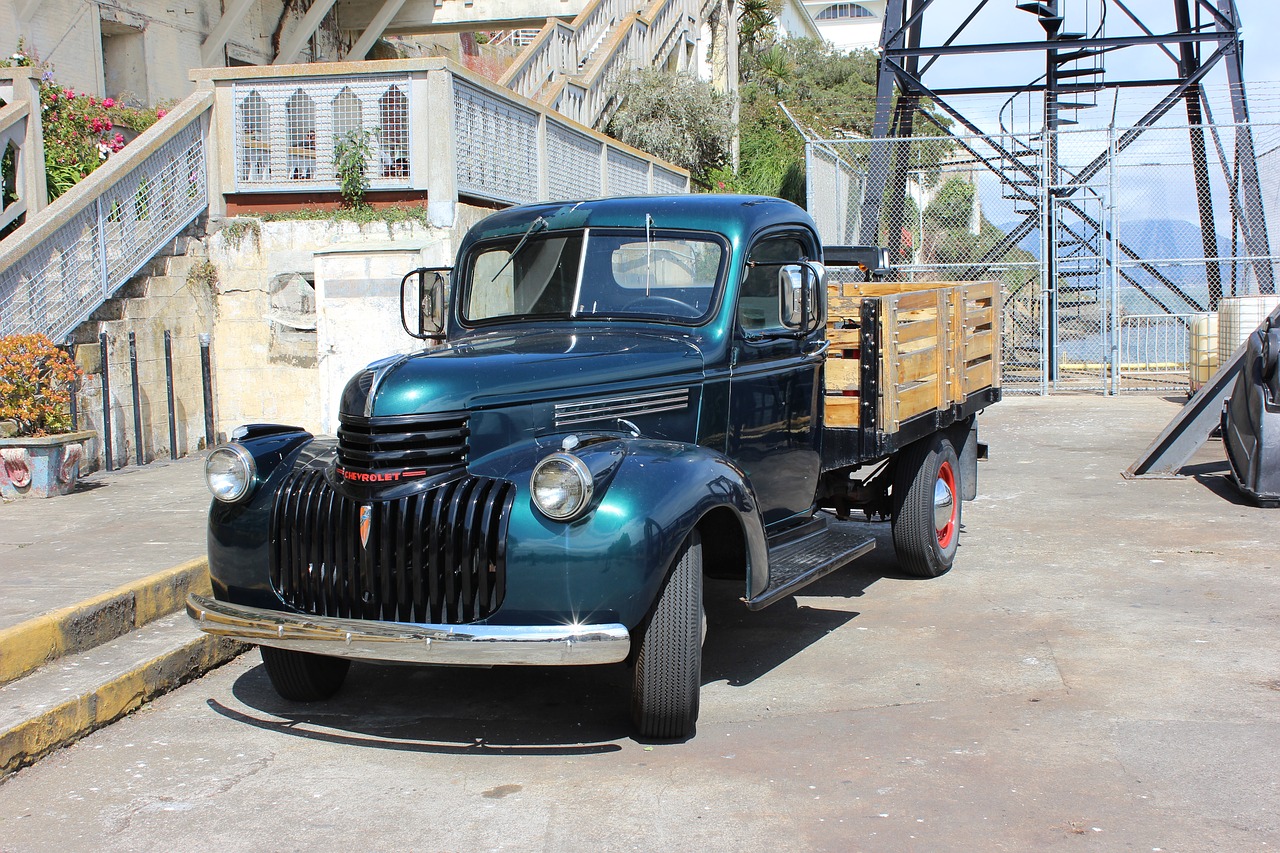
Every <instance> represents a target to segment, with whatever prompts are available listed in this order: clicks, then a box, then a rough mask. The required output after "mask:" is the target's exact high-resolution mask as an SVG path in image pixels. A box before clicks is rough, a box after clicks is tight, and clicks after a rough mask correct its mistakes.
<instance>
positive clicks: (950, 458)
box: [893, 433, 964, 578]
mask: <svg viewBox="0 0 1280 853" xmlns="http://www.w3.org/2000/svg"><path fill="white" fill-rule="evenodd" d="M940 487H941V488H940ZM941 489H945V490H946V491H947V492H948V493H949V494H950V506H949V507H945V508H944V507H940V506H936V505H935V497H934V495H935V490H938V499H939V501H941V498H942V492H941ZM961 494H963V484H961V482H960V463H959V460H957V458H956V451H955V448H954V447H953V446H952V445H951V442H950V441H948V440H947V439H946V437H945V436H943V435H942V434H941V433H934V434H933V435H932V436H931V437H929V438H926V439H923V440H921V441H917V442H916V443H915V444H912V445H910V446H908V447H907V448H906V449H905V450H903V451H902V454H901V455H900V456H899V457H898V469H897V471H896V472H895V474H894V478H893V547H894V550H896V551H897V552H898V565H899V566H901V567H902V570H903V571H904V572H906V573H907V574H909V575H912V576H914V577H918V578H936V577H937V576H938V575H941V574H945V573H946V572H947V571H949V570H950V569H951V565H952V563H954V562H955V558H956V548H957V546H958V545H959V543H960V514H961V508H962V507H963V504H964V502H963V501H962V500H960V495H961ZM935 509H937V511H938V514H941V513H942V512H946V513H947V514H946V516H945V519H946V520H945V523H943V524H941V525H940V523H939V521H938V520H937V518H936V515H935Z"/></svg>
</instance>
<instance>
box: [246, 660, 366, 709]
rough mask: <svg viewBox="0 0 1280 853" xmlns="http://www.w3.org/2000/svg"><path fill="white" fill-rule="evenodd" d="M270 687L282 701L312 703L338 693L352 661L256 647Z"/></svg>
mask: <svg viewBox="0 0 1280 853" xmlns="http://www.w3.org/2000/svg"><path fill="white" fill-rule="evenodd" d="M258 648H259V650H260V651H261V652H262V663H263V664H264V665H265V666H266V668H267V677H268V678H270V679H271V686H272V687H274V688H275V689H276V692H277V693H279V694H280V697H281V698H282V699H288V700H290V701H293V702H315V701H318V700H320V699H328V698H329V697H330V696H332V695H333V694H335V693H337V692H338V689H339V688H341V687H342V682H343V681H345V680H346V678H347V670H348V669H350V668H351V661H349V660H347V659H346V658H331V657H326V656H324V655H313V654H308V653H306V652H295V651H292V650H290V649H277V648H275V647H274V646H259V647H258Z"/></svg>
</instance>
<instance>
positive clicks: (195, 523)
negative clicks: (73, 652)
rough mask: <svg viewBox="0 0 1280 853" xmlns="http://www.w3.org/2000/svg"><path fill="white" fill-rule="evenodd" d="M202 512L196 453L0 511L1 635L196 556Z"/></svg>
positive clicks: (204, 503)
mask: <svg viewBox="0 0 1280 853" xmlns="http://www.w3.org/2000/svg"><path fill="white" fill-rule="evenodd" d="M208 511H209V491H208V489H206V488H205V484H204V457H203V455H199V456H191V457H187V458H185V459H180V460H178V461H176V462H168V461H165V462H153V463H151V464H150V465H144V466H141V467H135V466H130V467H127V468H123V469H120V470H118V471H115V472H112V473H107V472H104V471H99V472H96V473H94V474H90V475H89V476H87V477H85V478H84V480H83V481H82V482H81V484H80V485H79V486H78V487H77V490H76V491H75V492H74V493H72V494H70V495H65V496H62V497H57V498H50V499H48V500H19V501H11V502H9V503H0V589H3V590H4V595H3V596H0V630H3V629H4V628H8V627H11V626H13V625H16V624H18V623H19V622H22V621H24V620H27V619H30V618H32V617H33V616H38V615H40V614H43V613H47V612H49V611H51V610H56V609H59V608H63V607H69V606H71V605H74V604H77V603H79V602H81V601H84V600H85V599H88V598H91V597H93V596H95V595H99V594H101V593H105V592H108V591H110V590H113V589H116V588H118V587H120V586H123V585H125V584H128V583H130V582H133V581H136V580H138V579H140V578H143V577H147V576H149V575H152V574H155V573H156V572H159V571H163V570H165V569H169V568H171V567H173V566H177V565H179V564H181V563H185V562H187V561H189V560H192V559H195V558H197V557H203V556H204V555H205V519H206V517H207V513H208Z"/></svg>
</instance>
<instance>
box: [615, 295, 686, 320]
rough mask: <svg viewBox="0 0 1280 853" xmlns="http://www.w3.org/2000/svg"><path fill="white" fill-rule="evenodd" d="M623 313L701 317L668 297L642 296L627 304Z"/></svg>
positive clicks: (684, 304)
mask: <svg viewBox="0 0 1280 853" xmlns="http://www.w3.org/2000/svg"><path fill="white" fill-rule="evenodd" d="M622 310H623V311H635V312H637V313H645V314H671V315H674V316H676V317H701V316H702V311H701V310H700V309H698V308H694V307H693V306H692V305H690V304H689V303H687V302H681V301H680V300H679V299H672V298H671V297H670V296H642V297H641V298H639V299H637V300H635V301H633V302H630V303H628V304H627V305H626V306H624V307H623V309H622Z"/></svg>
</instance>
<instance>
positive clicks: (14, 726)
mask: <svg viewBox="0 0 1280 853" xmlns="http://www.w3.org/2000/svg"><path fill="white" fill-rule="evenodd" d="M246 648H247V646H245V645H244V644H242V643H238V642H236V641H233V640H227V639H225V638H219V637H212V636H210V635H208V634H204V633H202V632H201V631H199V630H198V629H197V628H195V627H194V626H193V625H192V624H191V622H190V620H189V619H188V618H187V616H186V614H185V613H175V614H172V615H169V616H166V617H164V618H162V619H158V620H156V621H154V622H151V623H149V624H147V625H145V626H143V627H141V628H137V629H135V630H132V631H129V632H128V633H126V634H124V635H123V636H120V637H118V638H116V639H113V640H111V641H110V642H107V643H104V644H102V645H99V646H96V647H94V648H91V649H88V650H86V651H82V652H78V653H75V654H70V655H66V656H63V657H60V658H57V659H56V660H54V661H53V662H51V663H49V664H47V665H45V666H43V667H40V668H39V669H38V670H36V671H34V672H32V673H30V674H28V675H26V676H25V677H23V678H20V679H18V680H17V681H14V682H12V683H11V684H7V685H5V686H4V687H0V777H2V776H5V775H8V774H10V773H12V772H14V771H16V770H18V769H20V768H22V767H25V766H27V765H28V764H31V763H33V762H35V761H37V760H38V759H39V758H41V757H42V756H44V755H46V754H48V753H49V752H51V751H53V750H55V749H57V748H58V747H61V746H66V745H67V744H69V743H72V742H74V741H76V740H78V739H80V738H82V737H84V736H85V735H87V734H89V733H90V732H92V731H94V730H95V729H99V728H101V727H102V726H105V725H107V724H109V723H112V722H114V721H115V720H118V719H120V718H121V717H123V716H125V715H126V714H129V713H131V712H132V711H135V710H137V709H138V708H140V707H141V706H142V705H143V704H145V703H146V702H149V701H150V700H152V699H154V698H155V697H157V696H159V695H161V694H163V693H166V692H168V691H170V690H172V689H174V688H176V687H178V686H179V685H182V684H185V683H186V682H188V681H190V680H192V679H194V678H198V677H200V676H201V675H203V674H204V673H205V672H207V671H208V670H210V669H213V668H214V667H216V666H219V665H221V664H223V663H226V662H227V661H229V660H231V659H232V658H233V657H235V656H236V655H238V654H240V653H241V652H242V651H244V650H245V649H246Z"/></svg>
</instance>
